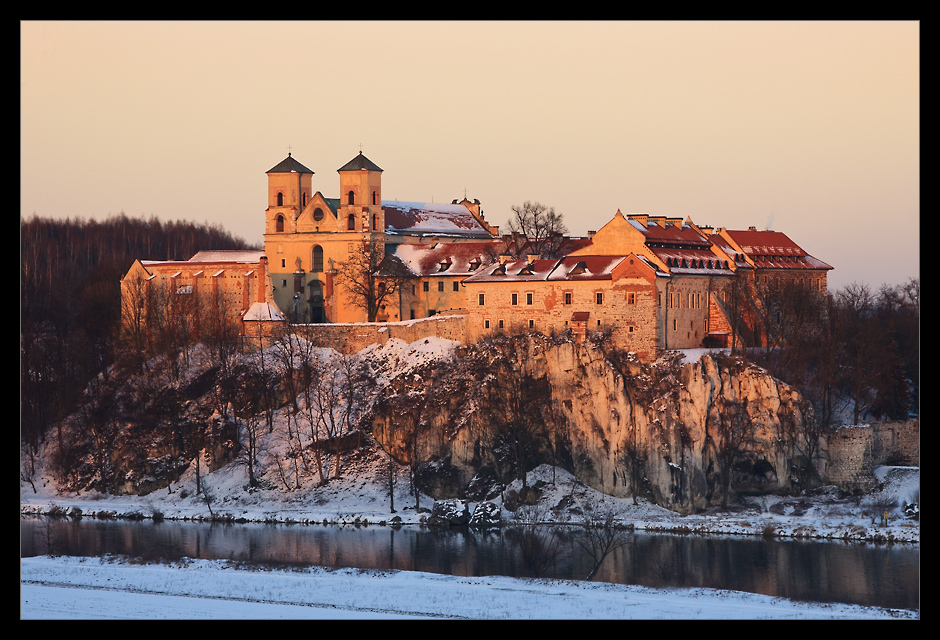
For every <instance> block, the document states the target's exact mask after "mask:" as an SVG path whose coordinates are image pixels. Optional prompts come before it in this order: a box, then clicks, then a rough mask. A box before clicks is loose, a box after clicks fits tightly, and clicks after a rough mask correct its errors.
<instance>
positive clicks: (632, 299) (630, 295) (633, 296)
mask: <svg viewBox="0 0 940 640" xmlns="http://www.w3.org/2000/svg"><path fill="white" fill-rule="evenodd" d="M627 304H636V294H635V293H632V292H631V293H628V294H627Z"/></svg>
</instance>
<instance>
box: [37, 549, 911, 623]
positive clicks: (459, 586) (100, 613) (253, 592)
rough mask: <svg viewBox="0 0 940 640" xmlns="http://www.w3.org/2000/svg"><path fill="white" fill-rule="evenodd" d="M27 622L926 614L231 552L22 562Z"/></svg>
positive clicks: (884, 616)
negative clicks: (166, 559) (295, 564)
mask: <svg viewBox="0 0 940 640" xmlns="http://www.w3.org/2000/svg"><path fill="white" fill-rule="evenodd" d="M20 617H21V618H23V619H39V618H42V619H146V620H160V619H174V620H182V619H186V620H190V619H215V620H219V619H233V618H234V619H265V620H277V619H299V618H316V619H337V618H343V619H376V618H380V619H406V618H412V619H414V618H435V619H442V618H443V619H478V620H479V619H513V620H521V619H533V620H534V619H552V618H553V619H580V620H605V619H617V618H620V619H749V620H754V619H892V618H895V619H915V618H917V617H918V615H917V612H912V611H905V610H889V609H879V608H871V607H859V606H854V605H844V604H814V603H806V602H795V601H791V600H785V599H782V598H772V597H769V596H763V595H756V594H752V593H742V592H735V591H718V590H712V589H648V588H645V587H636V586H626V585H615V584H608V583H597V582H580V581H558V580H523V579H516V578H504V577H499V576H488V577H480V578H464V577H453V576H441V575H435V574H428V573H417V572H411V571H394V572H381V571H359V570H356V569H338V570H328V569H324V568H319V567H313V568H309V569H303V570H296V571H266V570H244V569H238V568H233V567H232V566H231V565H230V563H228V562H224V561H208V560H192V561H186V562H181V563H179V564H174V565H172V566H171V565H133V564H122V563H113V562H109V561H108V560H107V559H99V558H62V557H55V558H50V557H37V558H25V559H22V560H21V561H20Z"/></svg>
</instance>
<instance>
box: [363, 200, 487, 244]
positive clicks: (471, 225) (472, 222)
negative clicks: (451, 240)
mask: <svg viewBox="0 0 940 640" xmlns="http://www.w3.org/2000/svg"><path fill="white" fill-rule="evenodd" d="M382 207H383V208H384V209H385V230H386V232H388V233H390V234H420V235H440V236H473V237H481V238H490V237H492V234H490V232H489V230H488V229H487V228H486V227H484V226H483V224H481V223H480V221H479V220H477V219H476V218H475V217H474V215H473V214H472V213H470V210H469V209H467V207H465V206H464V205H462V204H444V203H438V202H403V201H400V200H383V201H382Z"/></svg>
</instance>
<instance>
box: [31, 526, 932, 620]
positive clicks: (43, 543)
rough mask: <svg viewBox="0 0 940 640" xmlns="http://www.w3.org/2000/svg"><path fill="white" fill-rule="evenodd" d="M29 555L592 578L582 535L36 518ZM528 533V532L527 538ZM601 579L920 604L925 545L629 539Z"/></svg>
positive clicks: (552, 530)
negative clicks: (191, 560) (922, 547)
mask: <svg viewBox="0 0 940 640" xmlns="http://www.w3.org/2000/svg"><path fill="white" fill-rule="evenodd" d="M20 534H21V537H20V553H21V555H22V556H24V557H26V556H34V555H40V554H46V553H50V552H52V553H56V554H60V555H75V556H100V555H105V554H117V555H128V556H133V557H142V558H145V559H153V560H157V559H162V560H175V559H179V558H182V557H191V558H206V559H211V558H223V559H231V560H237V561H244V562H249V563H262V564H269V565H275V566H277V565H280V566H291V565H321V566H331V567H359V568H366V569H383V570H389V569H398V570H409V571H426V572H431V573H442V574H450V575H457V576H483V575H494V574H496V575H507V576H516V577H534V576H541V577H547V578H559V579H578V580H583V579H584V578H585V577H586V576H587V574H588V573H589V572H590V570H591V567H592V566H593V563H592V559H591V556H590V554H588V553H586V552H585V551H584V549H583V548H582V545H581V544H579V540H580V541H583V540H584V538H583V533H582V532H581V531H580V530H579V529H578V528H568V527H546V526H543V527H537V528H534V529H533V528H519V527H505V528H502V529H495V530H474V529H470V528H466V527H455V528H444V529H438V528H423V527H419V526H404V527H397V528H396V527H390V526H374V525H373V526H367V527H354V526H325V525H287V524H208V523H194V522H170V521H166V522H153V521H150V520H143V521H109V520H94V519H89V518H84V519H81V520H71V519H67V518H47V517H37V516H29V517H23V518H21V520H20ZM526 534H528V535H526ZM595 580H599V581H604V582H616V583H622V584H636V585H644V586H649V587H670V586H672V587H708V588H715V589H731V590H738V591H748V592H752V593H762V594H766V595H771V596H780V597H785V598H791V599H797V600H808V601H815V602H845V603H851V604H859V605H865V606H880V607H890V608H903V609H919V607H920V546H919V545H908V544H890V545H876V544H871V543H845V542H816V541H801V540H785V539H772V538H770V539H768V538H754V537H745V536H698V535H668V534H655V535H654V534H645V533H638V532H637V533H630V534H627V540H626V543H625V545H624V546H623V547H622V548H620V549H618V550H617V551H615V552H614V553H613V554H611V555H610V556H609V557H607V558H606V559H605V560H604V562H603V564H602V565H601V569H600V571H599V572H598V574H597V576H596V577H595Z"/></svg>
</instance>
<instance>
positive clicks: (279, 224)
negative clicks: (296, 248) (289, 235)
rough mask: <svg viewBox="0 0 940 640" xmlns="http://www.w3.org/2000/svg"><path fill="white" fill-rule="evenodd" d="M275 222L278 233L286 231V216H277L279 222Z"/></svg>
mask: <svg viewBox="0 0 940 640" xmlns="http://www.w3.org/2000/svg"><path fill="white" fill-rule="evenodd" d="M274 224H275V230H276V231H277V232H278V233H283V232H284V216H278V217H277V222H275V223H274Z"/></svg>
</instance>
